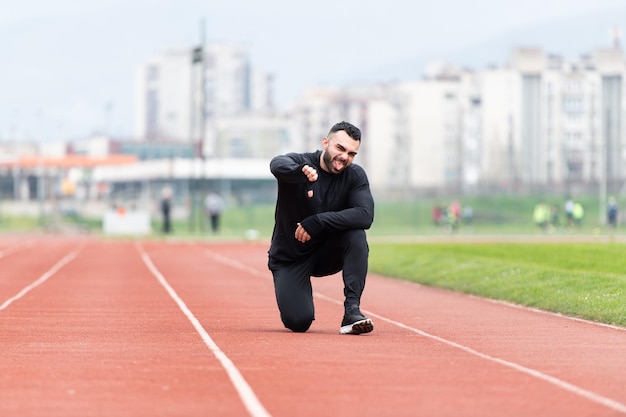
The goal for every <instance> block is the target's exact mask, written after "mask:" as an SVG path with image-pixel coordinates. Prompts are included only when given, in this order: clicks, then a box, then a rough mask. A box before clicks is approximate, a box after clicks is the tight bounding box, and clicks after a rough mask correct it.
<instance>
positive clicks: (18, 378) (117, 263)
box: [0, 237, 626, 417]
mask: <svg viewBox="0 0 626 417" xmlns="http://www.w3.org/2000/svg"><path fill="white" fill-rule="evenodd" d="M266 250H267V244H265V243H242V244H235V243H230V244H215V243H211V244H209V243H181V242H157V241H143V242H142V241H130V240H107V241H105V240H97V239H91V238H66V237H43V238H42V237H35V238H33V239H32V240H26V239H25V238H23V237H21V238H16V237H3V238H1V239H0V343H1V346H2V352H1V356H0V416H2V417H9V416H20V417H29V416H64V417H73V416H76V417H79V416H80V417H85V416H115V417H119V416H130V417H140V416H141V417H143V416H186V417H193V416H209V415H210V416H248V415H251V416H274V417H279V416H285V417H287V416H289V417H291V416H357V415H358V416H394V417H397V416H429V417H430V416H512V417H516V416H520V417H521V416H594V417H595V416H616V415H624V414H626V354H625V353H626V330H625V329H622V328H612V327H608V326H601V325H597V324H592V323H588V322H582V321H576V320H572V319H568V318H564V317H559V316H555V315H551V314H545V313H541V312H537V311H531V310H528V309H522V308H518V307H514V306H510V305H505V304H501V303H494V302H491V301H488V300H484V299H480V298H476V297H468V296H464V295H460V294H456V293H451V292H447V291H442V290H438V289H432V288H426V287H422V286H419V285H415V284H410V283H407V282H400V281H396V280H392V279H387V278H383V277H378V276H374V275H371V276H370V277H369V278H368V284H367V287H366V292H365V295H364V299H363V303H362V307H363V310H364V312H365V313H366V314H368V315H370V317H372V318H373V319H374V322H375V326H376V328H375V330H374V332H373V333H371V334H367V335H360V336H346V335H339V332H338V331H339V324H340V320H341V316H342V313H343V309H342V305H341V303H342V284H341V278H340V276H335V277H327V278H319V279H315V280H314V290H315V292H316V293H315V295H316V316H317V319H316V321H315V322H314V323H313V326H312V327H311V330H310V331H309V332H307V333H304V334H296V333H292V332H290V331H287V330H285V329H284V328H283V327H282V324H281V323H280V319H279V316H278V311H277V308H276V303H275V301H274V292H273V285H272V280H271V274H270V273H269V271H268V270H267V267H266V262H267V258H266Z"/></svg>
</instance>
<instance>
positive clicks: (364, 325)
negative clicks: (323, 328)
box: [339, 319, 374, 334]
mask: <svg viewBox="0 0 626 417" xmlns="http://www.w3.org/2000/svg"><path fill="white" fill-rule="evenodd" d="M372 330H374V323H373V322H372V320H371V319H365V320H360V321H356V322H354V323H352V324H348V325H345V326H341V329H339V333H341V334H363V333H369V332H371V331H372Z"/></svg>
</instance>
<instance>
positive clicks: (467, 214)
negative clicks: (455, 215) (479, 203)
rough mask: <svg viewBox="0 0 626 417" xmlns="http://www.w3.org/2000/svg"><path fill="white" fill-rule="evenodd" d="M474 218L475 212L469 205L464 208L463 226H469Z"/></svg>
mask: <svg viewBox="0 0 626 417" xmlns="http://www.w3.org/2000/svg"><path fill="white" fill-rule="evenodd" d="M473 218H474V210H473V209H472V206H470V205H469V204H465V205H464V206H463V224H465V225H466V226H469V225H470V224H471V223H472V219H473Z"/></svg>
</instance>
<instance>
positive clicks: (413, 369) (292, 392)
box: [162, 245, 622, 416]
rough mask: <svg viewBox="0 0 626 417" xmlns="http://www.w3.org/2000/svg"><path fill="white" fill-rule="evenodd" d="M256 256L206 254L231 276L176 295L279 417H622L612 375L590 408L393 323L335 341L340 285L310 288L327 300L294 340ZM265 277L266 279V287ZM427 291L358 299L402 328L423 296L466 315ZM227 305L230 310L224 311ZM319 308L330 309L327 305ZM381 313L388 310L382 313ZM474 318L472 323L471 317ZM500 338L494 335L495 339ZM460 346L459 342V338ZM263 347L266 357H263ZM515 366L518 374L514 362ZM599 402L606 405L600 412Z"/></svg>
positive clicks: (475, 333) (250, 251)
mask: <svg viewBox="0 0 626 417" xmlns="http://www.w3.org/2000/svg"><path fill="white" fill-rule="evenodd" d="M261 249H262V247H256V248H255V247H254V246H248V247H241V246H239V247H238V246H233V245H223V246H219V247H217V246H211V247H210V249H209V250H208V255H207V256H208V257H209V258H211V259H213V260H218V261H219V258H220V257H222V259H221V262H222V263H223V264H224V265H226V266H228V267H229V269H232V272H224V273H223V274H222V276H223V279H222V280H220V281H219V284H215V283H214V282H213V281H212V280H211V279H210V276H207V280H206V282H205V284H204V286H203V287H204V289H200V288H195V289H194V290H193V291H188V292H185V290H184V289H181V290H180V291H179V292H181V293H183V294H185V298H186V299H188V303H190V305H191V306H193V309H194V310H196V311H198V313H197V314H198V315H199V317H201V320H203V322H206V323H207V326H216V324H215V322H216V321H217V322H218V323H219V325H217V328H215V329H214V330H213V331H212V332H211V333H212V334H214V338H215V339H216V340H218V341H221V343H220V345H222V344H223V345H224V346H225V347H224V348H223V349H225V350H226V352H227V354H229V356H231V357H233V358H234V360H235V359H237V360H236V361H235V363H238V364H239V366H241V367H242V368H243V369H244V370H248V369H251V370H253V371H251V372H250V373H249V374H248V375H247V379H248V380H249V381H250V382H251V384H252V385H253V387H255V389H256V390H257V392H258V394H259V397H260V398H261V399H262V401H263V399H265V403H267V407H268V410H270V412H272V414H273V415H275V416H279V415H290V413H291V414H293V413H294V412H297V414H298V415H320V414H319V413H320V405H319V404H318V403H317V401H319V402H321V403H323V404H324V409H327V410H332V412H333V413H337V414H336V415H341V414H342V412H345V413H349V412H355V413H358V414H360V415H389V414H391V413H390V408H389V407H390V404H393V405H394V406H393V415H415V412H416V410H419V412H423V413H424V415H458V412H459V410H472V414H475V415H513V416H515V415H520V416H522V415H529V414H531V413H532V415H538V416H540V415H546V416H553V415H573V416H575V415H581V416H585V415H615V414H616V413H618V414H619V413H620V412H621V408H620V407H622V404H621V403H620V402H619V401H614V400H612V398H611V397H608V396H607V397H605V396H606V395H607V393H609V394H612V393H613V391H612V389H611V388H612V387H615V386H616V383H618V382H619V381H620V376H619V375H612V376H611V378H613V381H611V382H610V383H609V384H606V385H603V386H602V387H597V388H598V390H597V391H598V392H597V393H596V392H594V393H593V394H594V395H596V397H594V398H593V400H592V401H590V400H589V398H587V397H585V396H581V395H580V394H581V392H577V391H576V390H574V391H571V390H569V391H568V390H567V389H563V386H559V385H555V384H553V383H550V382H549V381H546V380H542V379H540V378H537V377H536V375H533V374H532V373H531V374H524V373H523V372H520V371H519V369H512V368H510V367H509V369H507V367H506V366H503V365H502V363H499V362H497V361H495V362H494V361H493V360H486V358H485V357H481V356H477V355H475V354H472V353H469V354H468V352H467V351H463V350H460V349H458V347H455V346H452V345H450V344H447V345H446V343H441V341H438V340H435V339H433V338H429V337H419V336H416V334H415V332H412V333H413V334H408V335H407V334H406V333H407V332H406V329H402V328H398V326H397V325H395V324H393V320H390V321H389V323H385V322H384V321H383V322H377V329H376V331H375V332H374V333H373V334H372V335H366V336H365V337H363V336H359V337H352V338H351V337H347V338H346V336H342V337H341V336H339V338H337V337H338V335H337V333H336V332H337V331H338V321H339V320H340V318H341V314H342V308H341V304H340V303H341V298H340V296H341V279H340V278H339V277H334V278H322V279H315V280H314V288H315V289H316V291H317V292H318V293H319V294H320V295H322V294H330V295H325V296H324V297H322V298H321V299H318V301H316V305H317V306H318V307H317V320H316V322H314V324H313V326H312V329H311V330H310V331H309V332H308V333H306V334H304V335H298V334H291V332H287V331H285V330H284V329H282V328H281V325H280V322H279V319H278V315H277V311H276V308H275V306H274V301H273V288H272V286H271V275H270V274H269V271H267V270H266V267H265V265H264V263H265V262H266V254H265V253H264V252H263V251H262V250H261ZM205 252H207V251H205ZM177 253H178V252H177ZM186 255H187V256H189V259H188V260H186V261H183V260H181V262H193V261H192V259H197V254H196V253H193V250H191V251H190V250H189V249H186ZM261 261H262V262H263V263H261ZM166 264H167V262H165V263H164V264H163V265H162V266H163V267H164V268H165V269H168V268H174V267H172V266H167V265H166ZM237 264H238V265H239V266H237ZM174 269H175V268H174ZM255 271H256V272H255ZM249 275H254V276H256V279H251V278H250V277H249ZM226 277H228V279H225V278H226ZM264 277H267V278H268V279H267V280H265V279H262V278H264ZM260 278H261V279H260ZM260 282H264V284H261V283H260ZM181 284H182V285H183V287H184V282H183V281H180V282H179V281H178V280H176V281H175V283H174V285H177V286H180V285H181ZM387 287H393V288H387ZM250 288H254V291H252V292H253V293H254V296H251V297H249V296H248V290H250ZM428 290H429V289H425V288H423V287H420V286H417V285H414V284H408V283H398V282H397V281H395V280H388V279H385V278H381V277H375V276H372V277H371V278H370V279H369V283H368V287H367V290H366V294H371V296H367V295H366V296H365V297H364V307H367V308H368V309H369V310H372V311H385V312H388V313H389V314H391V315H392V316H394V317H396V318H398V319H400V320H405V321H407V322H409V323H414V322H415V321H416V317H415V314H416V312H417V314H421V312H422V310H421V308H422V306H421V305H420V304H419V302H417V301H416V300H415V297H416V294H419V293H420V292H421V293H425V294H422V295H423V296H424V297H427V298H429V299H432V300H431V304H432V303H433V302H434V303H437V302H439V303H441V301H437V299H438V298H441V297H443V299H444V300H445V298H446V297H447V296H449V295H452V296H453V297H452V301H449V302H447V303H446V302H444V303H443V304H445V305H447V306H448V309H449V311H456V313H455V314H457V315H459V316H467V315H468V314H469V313H468V311H466V310H464V309H463V306H462V305H457V304H455V297H459V296H460V295H458V294H450V293H447V292H443V291H440V292H439V293H438V294H432V293H429V291H428ZM215 294H223V295H222V296H219V295H215ZM224 294H228V295H224ZM460 297H461V298H464V299H467V298H468V297H467V296H460ZM260 298H263V299H265V300H266V301H265V304H268V303H269V304H271V305H272V308H268V306H267V305H265V304H264V305H259V306H258V307H257V308H258V309H257V310H255V312H254V313H252V314H246V312H247V311H250V310H254V305H255V304H256V305H258V300H259V299H260ZM224 299H226V300H227V301H221V300H224ZM329 300H330V301H329ZM473 300H474V301H480V303H479V304H489V305H490V306H491V307H492V308H493V307H494V304H493V303H489V302H486V301H485V300H479V299H473ZM325 302H327V304H330V305H324V304H325ZM207 303H208V304H211V305H215V306H216V307H217V308H216V309H215V310H216V311H217V312H218V313H216V314H215V315H212V314H209V313H207V312H204V311H202V310H203V305H205V306H206V305H207ZM429 305H430V304H429ZM382 307H384V310H383V309H381V310H378V309H379V308H382ZM475 307H477V306H473V307H472V308H475ZM481 307H482V306H481ZM495 307H496V310H497V311H496V312H495V313H496V316H499V317H500V318H501V319H502V320H504V321H506V320H507V319H506V317H504V316H503V314H502V310H507V309H510V308H508V307H505V306H495ZM503 307H504V308H503ZM205 308H206V307H205ZM437 311H438V310H437V309H434V310H429V311H428V310H427V311H424V312H423V315H422V316H421V317H419V321H420V324H423V323H427V322H429V321H431V320H432V321H434V322H436V323H438V324H439V325H440V326H442V328H443V329H444V332H445V331H446V328H447V327H452V328H454V329H456V331H457V332H459V334H461V335H465V336H464V337H465V338H467V337H468V335H469V338H470V339H471V338H478V339H481V335H483V334H484V335H486V336H489V335H490V329H488V328H486V327H483V328H481V327H474V328H472V327H464V326H465V324H466V323H464V322H462V321H457V322H454V321H445V323H443V320H444V319H445V317H444V318H437V316H436V315H435V316H433V317H432V318H431V317H430V314H431V313H435V314H436V313H437ZM439 311H440V312H441V310H439ZM478 311H480V310H478ZM507 314H511V312H507ZM470 315H471V316H473V317H474V319H476V316H477V315H476V313H475V312H474V313H472V314H470ZM513 315H515V312H513ZM242 316H243V317H254V321H255V323H256V326H249V325H246V324H247V323H245V324H242V318H241V317H242ZM232 317H235V319H231V318H232ZM381 317H382V316H381ZM385 317H386V316H385ZM479 317H480V313H479ZM244 320H245V319H244ZM572 323H573V322H572ZM237 328H238V329H239V333H240V335H239V336H236V335H233V334H232V332H233V330H232V329H237ZM221 329H223V334H222V333H221V332H222V330H221ZM499 330H500V329H496V333H497V331H499ZM434 333H435V334H436V332H434ZM422 336H423V335H422ZM222 337H223V339H222ZM237 337H238V338H239V340H237ZM312 337H314V338H313V339H312ZM533 337H534V336H533V334H532V333H529V334H528V335H527V336H526V339H528V340H529V343H530V344H532V342H533V341H534V339H533ZM233 338H234V339H233ZM487 338H488V337H487ZM381 339H382V340H381ZM429 339H430V340H429ZM460 339H461V340H465V339H463V337H461V338H460ZM446 340H447V339H446ZM450 340H455V339H452V338H451V339H450ZM553 340H554V339H553ZM519 342H521V344H520V345H519V347H518V346H517V345H516V344H517V343H518V341H517V340H512V339H510V338H509V339H507V338H504V341H503V344H504V346H501V347H500V350H496V351H494V356H493V358H499V357H500V356H497V354H501V356H503V357H504V358H506V357H508V355H509V354H510V352H511V350H513V351H516V350H518V349H519V350H522V346H523V345H524V339H520V341H519ZM237 344H242V345H244V346H245V349H244V351H245V352H248V354H247V355H246V354H245V353H242V352H239V351H238V350H237V349H236V345H237ZM228 346H232V349H233V350H232V351H230V350H229V349H231V348H229V347H228ZM265 347H268V348H267V350H266V349H265ZM477 347H478V348H479V349H480V348H481V346H477ZM583 350H584V349H583ZM249 352H255V354H254V355H252V354H251V353H249ZM241 355H243V356H241ZM487 356H489V355H487ZM568 359H569V358H568ZM505 360H506V359H505ZM570 362H575V361H571V360H570ZM514 364H516V365H517V362H514ZM553 365H554V364H553ZM557 365H558V364H557ZM519 367H523V365H519ZM529 369H530V368H529ZM540 369H543V368H540ZM545 369H546V371H554V373H555V374H556V375H557V376H560V374H559V372H560V368H558V366H557V369H554V368H549V367H548V368H545ZM271 370H273V371H275V372H272V371H271ZM425 371H426V372H425ZM531 371H534V369H531ZM268 372H269V374H267V373H268ZM279 372H280V373H279ZM538 372H541V371H538ZM613 373H614V372H613ZM244 375H246V373H245V372H244ZM545 375H546V376H548V380H549V378H551V377H552V375H550V374H547V373H546V374H545ZM268 380H270V381H271V383H268ZM398 381H403V383H402V384H400V385H402V386H399V384H398ZM565 382H566V383H567V381H565ZM583 382H584V381H583ZM605 382H606V381H605ZM583 386H584V385H583ZM607 386H608V388H607ZM266 388H267V392H265V389H266ZM575 388H580V387H575ZM580 390H581V391H582V390H584V388H580ZM333 392H334V393H335V395H333ZM602 394H604V395H605V396H603V395H602ZM617 397H618V398H619V396H617ZM306 398H315V399H316V401H314V402H309V401H305V400H304V399H306ZM603 399H606V400H607V401H606V402H604V403H603V402H602V400H603ZM594 400H595V401H594ZM597 400H601V401H599V402H598V401H597ZM612 401H613V402H612ZM611 406H613V407H611ZM403 413H405V414H403ZM327 415H333V414H332V413H329V414H327Z"/></svg>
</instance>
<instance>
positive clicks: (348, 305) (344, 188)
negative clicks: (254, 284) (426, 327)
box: [268, 122, 374, 334]
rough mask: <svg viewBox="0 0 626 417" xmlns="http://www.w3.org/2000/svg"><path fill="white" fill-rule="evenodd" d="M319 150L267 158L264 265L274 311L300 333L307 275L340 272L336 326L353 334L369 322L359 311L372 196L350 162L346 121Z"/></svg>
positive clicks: (308, 316)
mask: <svg viewBox="0 0 626 417" xmlns="http://www.w3.org/2000/svg"><path fill="white" fill-rule="evenodd" d="M321 145H322V150H318V151H316V152H311V153H289V154H286V155H279V156H276V157H275V158H273V159H272V161H271V162H270V170H271V172H272V174H273V175H274V176H275V177H276V180H277V181H278V197H277V200H276V212H275V215H274V218H275V224H274V231H273V233H272V241H271V244H270V248H269V260H268V267H269V269H270V270H271V271H272V274H273V277H274V289H275V293H276V301H277V304H278V309H279V311H280V318H281V320H282V322H283V324H284V325H285V327H286V328H288V329H290V330H292V331H294V332H306V331H307V330H308V329H309V327H310V326H311V324H312V323H313V320H315V306H314V303H313V293H312V286H311V277H312V276H315V277H322V276H328V275H332V274H335V273H337V272H339V271H342V277H343V285H344V290H343V294H344V297H345V298H344V303H343V305H344V316H343V320H342V322H341V327H340V329H339V332H340V333H341V334H361V333H369V332H371V331H372V330H374V323H373V321H372V320H371V319H369V318H367V317H365V316H364V315H363V314H362V313H361V310H360V304H361V295H362V293H363V290H364V288H365V278H366V276H367V269H368V256H369V247H368V244H367V236H366V234H365V229H369V227H370V226H371V225H372V222H373V221H374V199H373V198H372V193H371V191H370V185H369V181H368V179H367V175H366V174H365V171H364V170H363V168H361V167H360V166H358V165H356V164H353V163H352V162H353V160H354V158H355V156H356V154H357V151H358V150H359V147H360V145H361V131H360V130H359V129H358V128H357V127H356V126H354V125H352V124H350V123H347V122H339V123H337V124H335V125H334V126H332V127H331V129H330V131H329V132H328V135H327V136H326V137H324V138H323V139H322V144H321Z"/></svg>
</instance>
